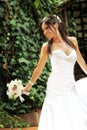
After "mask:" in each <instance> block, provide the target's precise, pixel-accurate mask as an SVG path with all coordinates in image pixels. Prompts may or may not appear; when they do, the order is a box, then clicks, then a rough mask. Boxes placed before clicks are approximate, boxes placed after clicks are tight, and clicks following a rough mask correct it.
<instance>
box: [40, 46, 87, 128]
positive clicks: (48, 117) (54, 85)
mask: <svg viewBox="0 0 87 130" xmlns="http://www.w3.org/2000/svg"><path fill="white" fill-rule="evenodd" d="M76 59H77V56H76V52H75V50H74V49H73V50H72V52H71V53H70V54H69V55H66V54H65V53H64V52H63V51H62V50H59V49H58V50H55V51H53V52H52V55H50V60H51V65H52V72H51V74H50V76H49V78H48V82H47V90H46V98H45V100H44V104H43V107H42V112H41V116H40V121H39V127H38V130H87V98H86V97H87V88H86V84H87V78H84V79H83V80H79V81H77V82H75V79H74V74H73V71H74V65H75V62H76ZM82 82H83V83H84V82H85V83H84V84H83V83H82ZM83 85H84V87H83V89H84V88H85V91H86V93H85V94H84V92H83V93H81V90H82V86H83ZM79 88H81V89H79Z"/></svg>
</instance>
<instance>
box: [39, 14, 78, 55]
mask: <svg viewBox="0 0 87 130" xmlns="http://www.w3.org/2000/svg"><path fill="white" fill-rule="evenodd" d="M43 23H45V24H46V25H47V26H48V27H49V28H50V29H51V27H53V28H54V24H55V23H58V30H59V32H60V35H61V37H62V39H63V40H64V41H65V43H66V44H68V45H69V46H70V47H72V48H74V49H75V46H74V44H73V43H72V41H70V40H69V39H68V38H67V31H66V28H65V25H64V23H63V22H62V21H61V19H60V18H59V17H58V16H56V15H48V16H46V17H45V18H44V19H43V20H42V22H41V25H42V24H43ZM52 44H53V38H51V39H50V40H49V41H48V53H51V48H52Z"/></svg>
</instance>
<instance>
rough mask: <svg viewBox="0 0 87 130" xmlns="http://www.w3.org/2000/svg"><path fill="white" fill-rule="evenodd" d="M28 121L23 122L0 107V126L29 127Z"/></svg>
mask: <svg viewBox="0 0 87 130" xmlns="http://www.w3.org/2000/svg"><path fill="white" fill-rule="evenodd" d="M29 126H30V125H29V123H27V122H24V121H23V120H22V119H20V118H19V117H17V116H11V115H9V114H8V113H7V112H6V111H4V110H3V109H2V108H0V128H22V127H29Z"/></svg>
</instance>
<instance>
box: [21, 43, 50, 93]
mask: <svg viewBox="0 0 87 130" xmlns="http://www.w3.org/2000/svg"><path fill="white" fill-rule="evenodd" d="M48 56H49V54H48V52H47V43H45V44H43V46H42V48H41V53H40V58H39V61H38V64H37V66H36V68H35V69H34V71H33V74H32V77H31V78H30V80H29V82H28V83H27V85H26V87H24V89H23V90H22V93H23V92H26V91H29V90H30V88H31V86H32V85H33V83H35V82H36V80H37V79H38V78H39V76H40V74H41V72H42V70H43V68H44V66H45V64H46V61H47V59H48Z"/></svg>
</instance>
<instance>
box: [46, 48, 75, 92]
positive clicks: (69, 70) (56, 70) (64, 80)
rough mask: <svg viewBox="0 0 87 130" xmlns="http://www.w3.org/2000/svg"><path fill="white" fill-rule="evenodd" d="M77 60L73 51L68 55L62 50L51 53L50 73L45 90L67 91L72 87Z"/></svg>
mask: <svg viewBox="0 0 87 130" xmlns="http://www.w3.org/2000/svg"><path fill="white" fill-rule="evenodd" d="M76 59H77V55H76V51H75V50H74V49H73V50H72V52H71V53H70V54H69V55H66V54H65V53H64V52H63V51H62V50H59V49H58V50H55V51H52V54H51V55H50V61H51V66H52V72H51V74H50V76H49V78H48V82H47V90H49V91H50V90H52V91H57V90H58V91H67V90H70V89H72V88H73V87H74V81H75V79H74V65H75V62H76Z"/></svg>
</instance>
